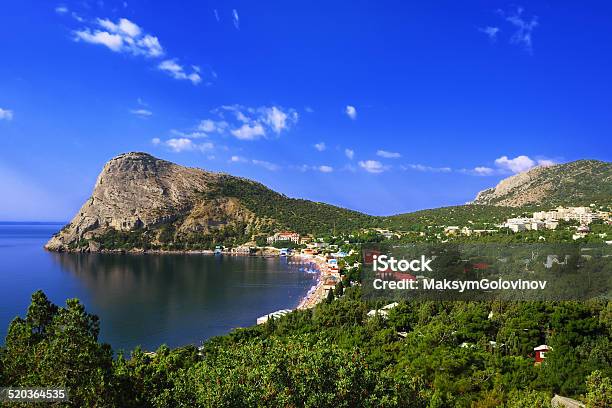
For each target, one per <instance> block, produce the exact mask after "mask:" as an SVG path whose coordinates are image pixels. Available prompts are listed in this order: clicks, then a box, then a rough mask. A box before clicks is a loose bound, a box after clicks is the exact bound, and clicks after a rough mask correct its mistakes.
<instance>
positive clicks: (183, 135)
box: [170, 129, 208, 139]
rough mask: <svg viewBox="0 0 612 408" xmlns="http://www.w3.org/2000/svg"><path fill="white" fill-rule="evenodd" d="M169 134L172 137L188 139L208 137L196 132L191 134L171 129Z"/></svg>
mask: <svg viewBox="0 0 612 408" xmlns="http://www.w3.org/2000/svg"><path fill="white" fill-rule="evenodd" d="M170 133H171V134H172V135H173V136H178V137H185V138H188V139H201V138H204V137H208V135H207V134H206V133H204V132H198V131H193V132H182V131H180V130H176V129H171V130H170Z"/></svg>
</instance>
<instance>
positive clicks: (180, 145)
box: [151, 137, 214, 153]
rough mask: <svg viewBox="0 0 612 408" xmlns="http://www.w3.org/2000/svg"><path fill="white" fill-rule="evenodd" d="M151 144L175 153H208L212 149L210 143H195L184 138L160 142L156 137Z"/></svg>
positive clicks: (212, 146)
mask: <svg viewBox="0 0 612 408" xmlns="http://www.w3.org/2000/svg"><path fill="white" fill-rule="evenodd" d="M151 143H153V145H155V146H159V145H161V146H165V147H167V148H168V149H170V150H171V151H173V152H175V153H181V152H192V151H199V152H208V151H210V150H212V149H213V148H214V145H213V143H212V142H204V143H195V142H194V141H193V140H191V139H188V138H185V137H181V138H172V139H168V140H166V141H162V140H161V139H160V138H157V137H156V138H154V139H152V140H151Z"/></svg>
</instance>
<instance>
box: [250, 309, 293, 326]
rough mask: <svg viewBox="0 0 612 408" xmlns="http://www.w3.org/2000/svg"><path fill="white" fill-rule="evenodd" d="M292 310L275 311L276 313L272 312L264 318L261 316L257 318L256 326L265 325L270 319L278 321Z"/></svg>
mask: <svg viewBox="0 0 612 408" xmlns="http://www.w3.org/2000/svg"><path fill="white" fill-rule="evenodd" d="M291 312H292V310H291V309H281V310H277V311H276V312H272V313H270V314H267V315H265V316H261V317H258V318H257V324H264V323H266V322H267V321H268V320H270V319H271V318H272V319H278V318H279V317H282V316H284V315H286V314H288V313H291Z"/></svg>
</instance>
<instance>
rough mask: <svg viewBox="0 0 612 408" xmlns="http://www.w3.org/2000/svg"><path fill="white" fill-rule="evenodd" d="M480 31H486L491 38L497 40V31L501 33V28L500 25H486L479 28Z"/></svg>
mask: <svg viewBox="0 0 612 408" xmlns="http://www.w3.org/2000/svg"><path fill="white" fill-rule="evenodd" d="M478 31H480V32H481V33H485V34H486V35H487V37H489V40H491V41H495V40H496V39H497V33H499V31H500V30H499V27H491V26H486V27H484V28H479V29H478Z"/></svg>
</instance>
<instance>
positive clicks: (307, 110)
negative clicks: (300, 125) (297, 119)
mask: <svg viewBox="0 0 612 408" xmlns="http://www.w3.org/2000/svg"><path fill="white" fill-rule="evenodd" d="M304 112H306V113H314V109H312V108H311V107H310V106H306V107H304Z"/></svg>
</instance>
